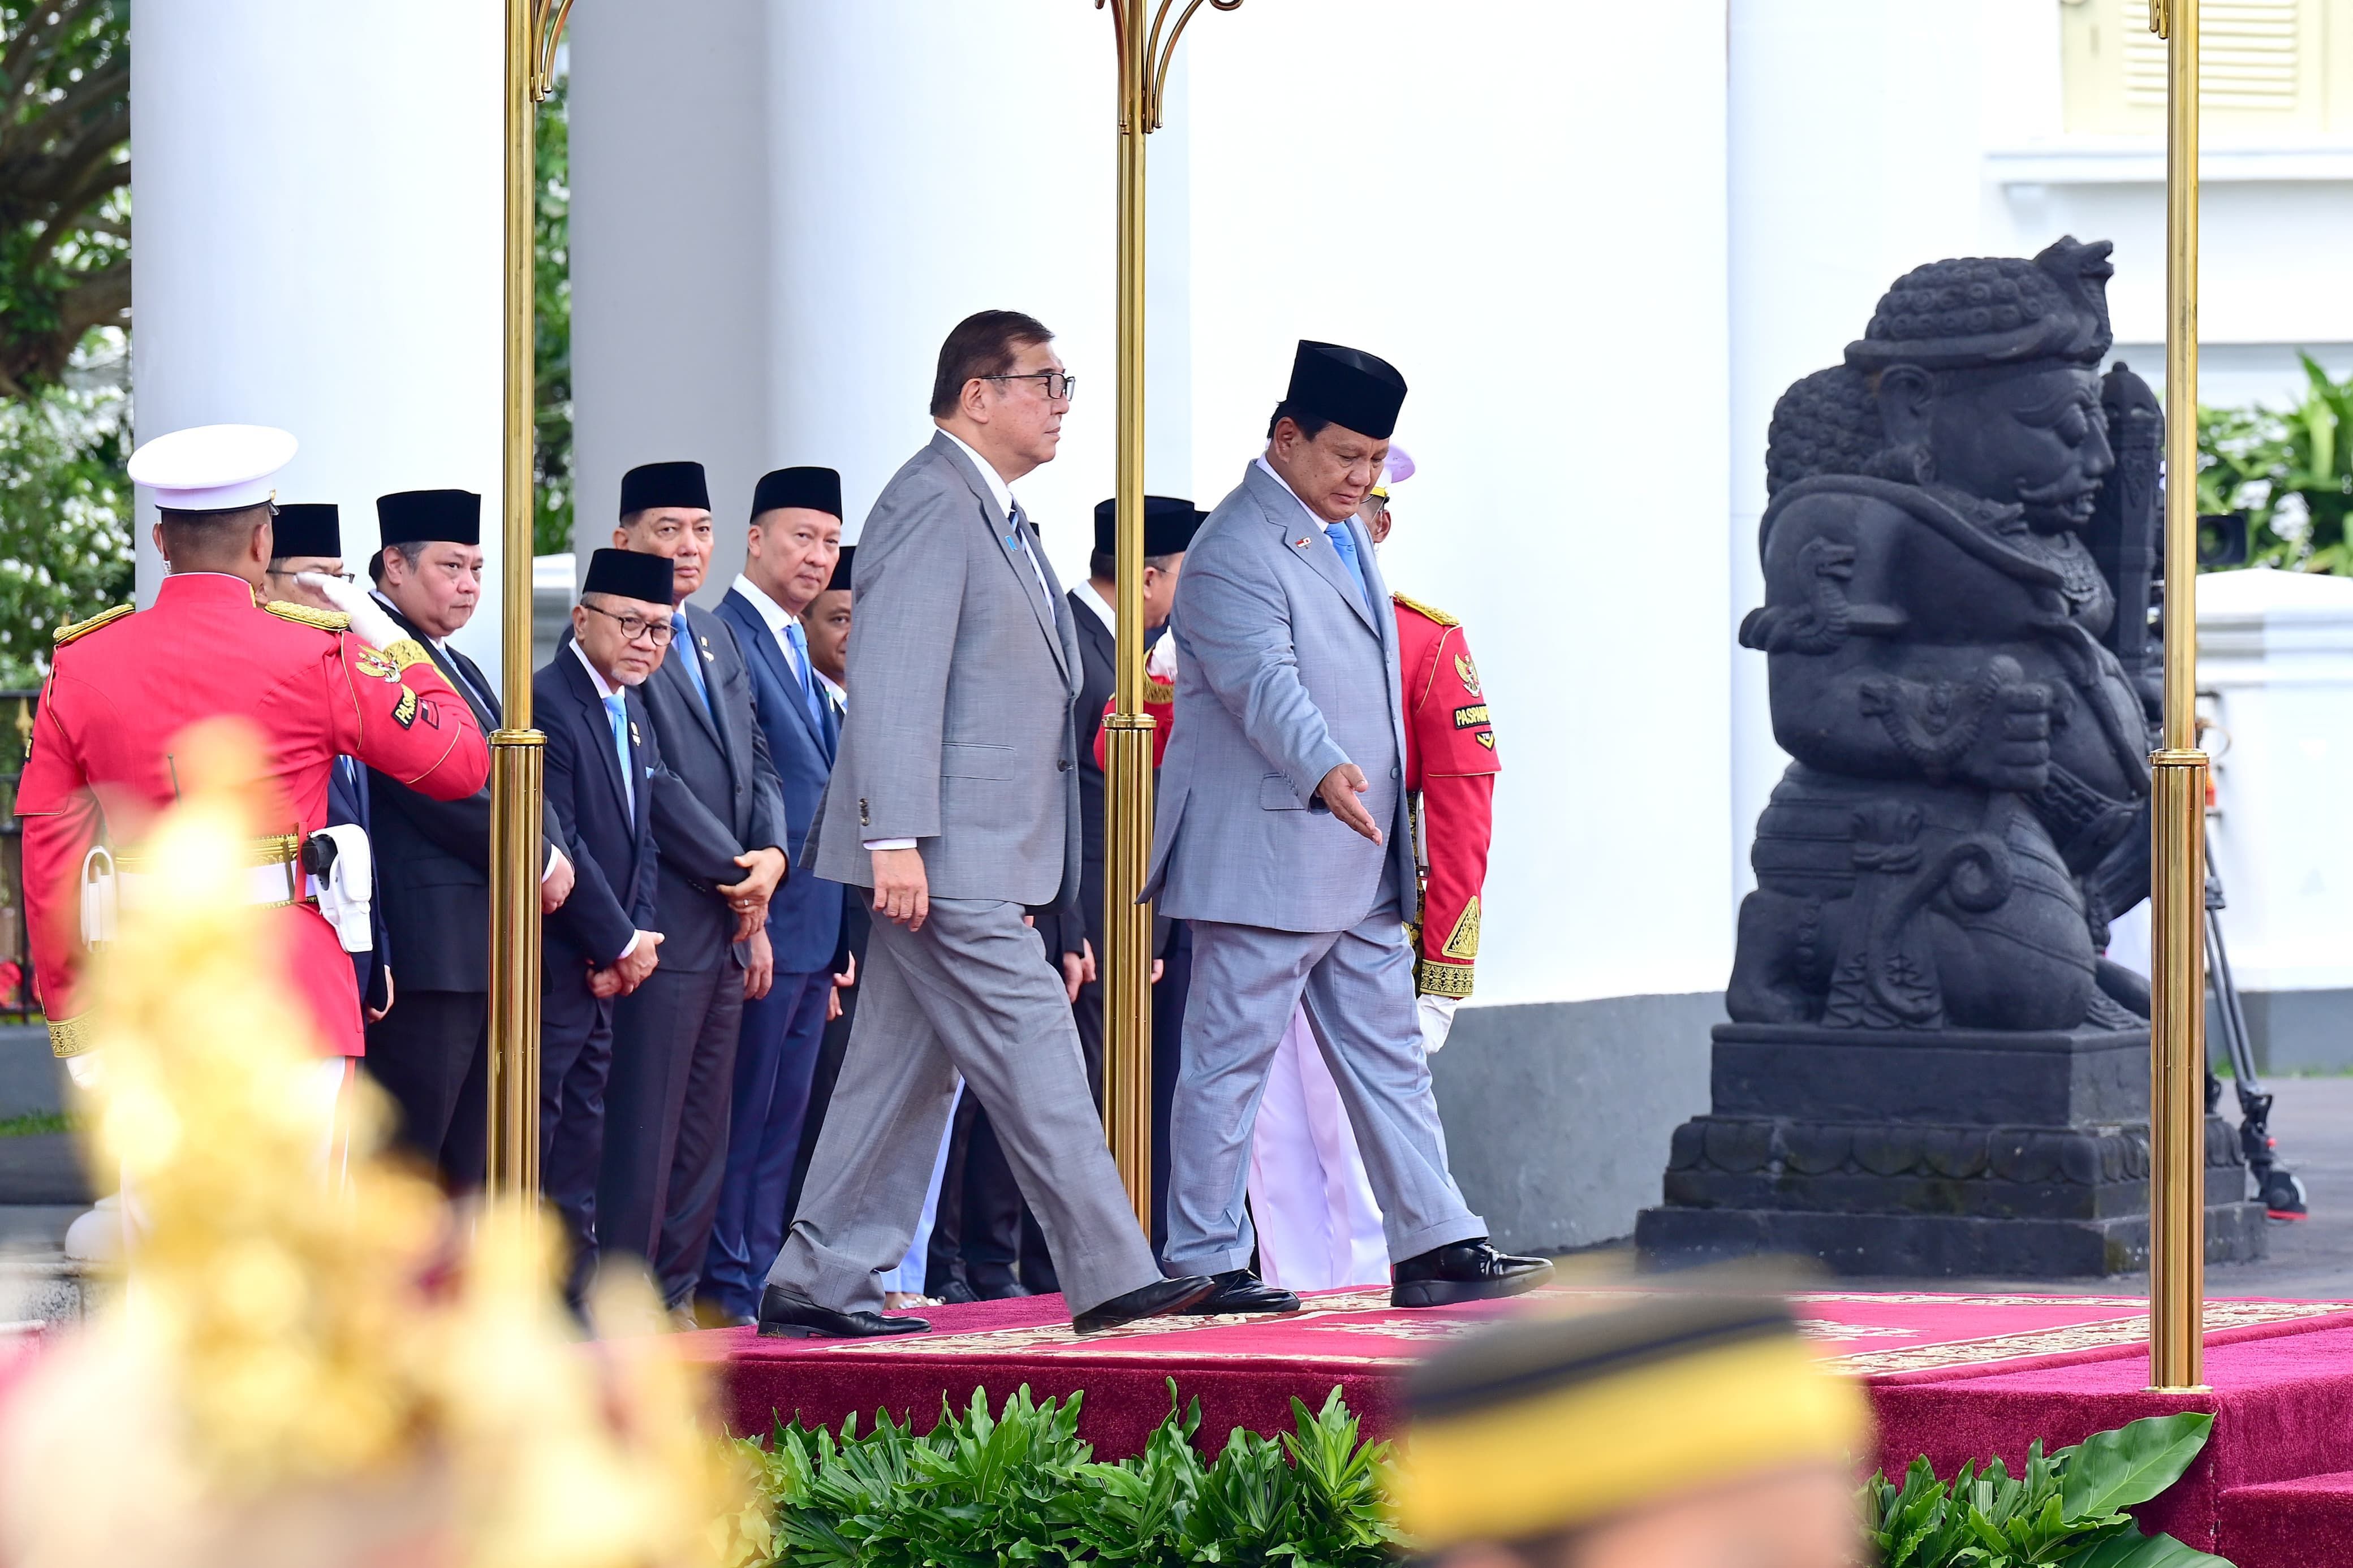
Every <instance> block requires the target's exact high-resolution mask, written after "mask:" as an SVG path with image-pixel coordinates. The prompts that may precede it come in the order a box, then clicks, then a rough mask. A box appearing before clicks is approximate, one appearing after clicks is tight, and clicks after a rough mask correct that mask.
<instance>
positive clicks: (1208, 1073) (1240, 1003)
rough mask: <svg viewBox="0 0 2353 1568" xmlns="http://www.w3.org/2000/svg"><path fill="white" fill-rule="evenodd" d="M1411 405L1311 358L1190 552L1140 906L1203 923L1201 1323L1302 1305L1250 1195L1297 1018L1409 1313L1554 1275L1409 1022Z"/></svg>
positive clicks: (1188, 1131)
mask: <svg viewBox="0 0 2353 1568" xmlns="http://www.w3.org/2000/svg"><path fill="white" fill-rule="evenodd" d="M1404 402H1405V380H1404V378H1403V377H1401V376H1400V375H1398V373H1397V372H1396V370H1394V369H1393V368H1391V367H1390V366H1389V365H1388V363H1386V362H1384V361H1382V360H1378V359H1376V358H1374V357H1373V356H1372V355H1370V354H1366V353H1358V352H1356V350H1353V349H1345V348H1341V347H1339V346H1337V345H1335V344H1332V343H1316V342H1302V343H1301V344H1300V345H1299V351H1298V354H1297V357H1296V358H1295V359H1294V360H1293V365H1292V372H1291V388H1290V391H1289V392H1288V393H1287V394H1285V395H1284V398H1283V401H1282V404H1281V405H1279V406H1278V407H1277V408H1276V409H1275V414H1274V419H1273V421H1272V423H1271V426H1270V427H1269V431H1268V442H1267V449H1266V454H1265V456H1264V457H1262V458H1259V459H1258V460H1257V461H1255V462H1253V463H1252V464H1251V465H1250V468H1248V469H1246V470H1245V471H1244V473H1243V475H1242V482H1241V485H1240V488H1238V489H1235V490H1234V492H1233V493H1232V494H1231V495H1229V496H1228V497H1227V498H1226V499H1225V500H1224V501H1223V502H1221V503H1220V504H1219V507H1218V510H1216V511H1214V512H1212V513H1211V514H1210V516H1209V520H1208V522H1206V523H1204V524H1203V525H1202V527H1201V531H1200V532H1199V533H1198V534H1197V535H1195V536H1194V540H1193V546H1192V548H1191V550H1189V551H1188V552H1187V553H1186V556H1185V574H1184V576H1183V577H1181V578H1180V579H1178V581H1177V584H1176V609H1175V612H1174V614H1173V615H1172V616H1171V618H1170V621H1169V626H1170V628H1171V630H1172V631H1173V633H1174V634H1175V636H1176V662H1177V679H1176V714H1175V717H1174V720H1173V721H1172V723H1171V725H1170V731H1169V742H1168V752H1167V758H1166V762H1165V763H1164V764H1163V765H1162V768H1161V773H1160V795H1159V801H1158V805H1157V809H1156V814H1155V823H1154V827H1155V833H1154V842H1153V853H1152V869H1151V873H1150V875H1149V877H1148V878H1147V879H1146V882H1145V889H1144V892H1145V897H1146V898H1155V899H1156V900H1158V903H1159V907H1160V909H1161V910H1162V911H1163V912H1165V913H1166V914H1168V915H1171V916H1173V917H1175V918H1176V919H1179V920H1186V921H1192V922H1193V986H1192V991H1191V994H1190V995H1189V997H1188V999H1187V1004H1186V1013H1185V1053H1184V1056H1185V1059H1184V1067H1183V1069H1182V1073H1181V1076H1180V1077H1179V1078H1178V1079H1177V1082H1176V1105H1175V1108H1174V1110H1173V1111H1172V1113H1171V1117H1170V1124H1169V1142H1170V1143H1171V1144H1172V1145H1173V1147H1172V1149H1171V1152H1170V1171H1169V1180H1168V1240H1167V1247H1166V1254H1165V1258H1166V1265H1167V1268H1168V1269H1169V1271H1170V1272H1171V1273H1177V1274H1191V1273H1201V1274H1208V1275H1211V1276H1213V1277H1215V1279H1217V1281H1218V1288H1217V1289H1216V1290H1214V1291H1213V1292H1211V1293H1210V1294H1209V1295H1208V1296H1207V1297H1205V1298H1204V1299H1203V1300H1201V1301H1200V1302H1199V1303H1198V1304H1197V1305H1196V1307H1195V1308H1194V1309H1193V1310H1196V1311H1202V1312H1286V1311H1293V1310H1297V1308H1298V1306H1299V1298H1298V1297H1296V1296H1294V1295H1293V1294H1292V1293H1291V1292H1289V1291H1287V1290H1278V1289H1271V1288H1270V1287H1268V1286H1267V1285H1265V1284H1263V1283H1262V1282H1261V1281H1260V1279H1258V1277H1257V1276H1256V1275H1254V1274H1252V1273H1251V1272H1250V1267H1249V1265H1250V1253H1251V1247H1252V1237H1251V1232H1250V1218H1249V1216H1248V1215H1246V1214H1245V1213H1244V1212H1243V1208H1242V1199H1243V1194H1244V1189H1245V1187H1246V1185H1247V1184H1248V1180H1249V1170H1250V1129H1251V1127H1252V1124H1253V1123H1254V1122H1255V1121H1257V1118H1258V1105H1259V1100H1260V1098H1261V1095H1262V1094H1263V1093H1264V1092H1265V1089H1266V1074H1267V1067H1268V1064H1269V1063H1270V1062H1271V1060H1272V1059H1273V1056H1274V1051H1275V1047H1276V1046H1277V1045H1278V1044H1279V1043H1280V1042H1281V1040H1282V1033H1283V1030H1284V1028H1285V1026H1287V1025H1288V1024H1289V1023H1290V1020H1291V1016H1292V1012H1293V1009H1294V1008H1295V1007H1297V1006H1299V1005H1301V1002H1302V1000H1303V999H1304V1003H1305V1007H1306V1013H1307V1021H1308V1024H1309V1025H1310V1026H1311V1027H1312V1028H1313V1030H1314V1035H1315V1039H1316V1043H1317V1045H1318V1046H1319V1047H1321V1048H1322V1050H1323V1052H1324V1060H1325V1061H1326V1062H1328V1063H1329V1064H1330V1065H1331V1068H1332V1078H1333V1081H1334V1082H1335V1084H1336V1085H1337V1086H1338V1088H1339V1090H1340V1098H1341V1100H1342V1102H1343V1103H1344V1104H1345V1106H1346V1107H1347V1111H1348V1120H1349V1122H1350V1124H1351V1125H1352V1126H1353V1127H1354V1128H1355V1130H1356V1143H1357V1146H1358V1147H1359V1148H1360V1149H1361V1150H1362V1151H1363V1153H1364V1158H1365V1172H1366V1175H1367V1176H1368V1177H1369V1178H1370V1179H1371V1182H1372V1186H1373V1194H1374V1196H1375V1197H1377V1198H1378V1199H1379V1200H1380V1205H1381V1215H1382V1222H1383V1225H1384V1226H1385V1227H1386V1229H1387V1231H1388V1247H1389V1258H1390V1260H1391V1276H1392V1290H1391V1300H1393V1301H1394V1302H1395V1304H1396V1305H1398V1306H1400V1307H1431V1306H1440V1305H1444V1304H1447V1303H1450V1302H1456V1301H1467V1300H1478V1299H1481V1298H1483V1297H1491V1296H1508V1295H1514V1294H1516V1293H1518V1292H1519V1291H1522V1290H1525V1289H1531V1288H1532V1287H1534V1286H1535V1285H1537V1284H1540V1283H1542V1282H1543V1281H1544V1280H1545V1279H1547V1278H1549V1277H1550V1276H1551V1273H1552V1265H1551V1264H1549V1263H1546V1262H1545V1261H1544V1260H1542V1259H1541V1258H1513V1257H1510V1256H1508V1255H1506V1254H1504V1253H1500V1252H1497V1251H1496V1250H1495V1249H1494V1248H1493V1247H1491V1246H1489V1245H1488V1243H1487V1235H1486V1232H1487V1226H1486V1222H1485V1221H1484V1220H1482V1219H1481V1218H1480V1217H1479V1216H1478V1215H1474V1214H1472V1212H1471V1210H1470V1208H1469V1206H1468V1205H1465V1204H1464V1203H1463V1201H1462V1194H1461V1190H1460V1189H1459V1188H1457V1187H1456V1186H1455V1184H1454V1177H1453V1175H1452V1174H1451V1173H1450V1172H1449V1171H1448V1169H1447V1163H1446V1133H1445V1130H1444V1129H1443V1128H1442V1127H1441V1126H1440V1124H1439V1120H1438V1105H1437V1101H1436V1100H1434V1099H1433V1098H1432V1096H1431V1094H1430V1067H1429V1063H1428V1060H1427V1059H1426V1058H1425V1057H1424V1055H1423V1053H1422V1048H1421V1029H1420V1026H1419V1019H1418V1016H1417V1014H1416V1011H1415V1003H1414V991H1413V950H1412V949H1411V948H1410V947H1409V945H1408V944H1407V942H1406V936H1405V929H1404V927H1405V922H1406V921H1409V920H1411V919H1413V918H1415V915H1416V889H1417V883H1416V878H1415V870H1414V858H1413V832H1412V825H1411V823H1410V821H1409V818H1408V815H1407V808H1406V802H1405V787H1404V772H1405V769H1404V763H1405V726H1404V714H1403V708H1402V703H1401V700H1400V698H1399V695H1398V643H1397V622H1396V618H1395V616H1393V614H1392V613H1391V611H1390V608H1389V596H1388V585H1387V584H1384V583H1383V582H1382V581H1381V574H1380V568H1379V567H1378V566H1377V564H1376V563H1375V562H1374V559H1373V542H1372V540H1371V538H1370V537H1369V536H1368V535H1367V534H1366V532H1365V531H1364V526H1363V524H1362V523H1361V522H1360V521H1357V518H1356V509H1357V508H1358V507H1360V506H1362V505H1363V504H1364V500H1365V493H1366V491H1367V490H1369V489H1371V488H1372V486H1373V484H1374V482H1375V481H1376V480H1377V479H1378V478H1379V477H1380V473H1381V468H1382V465H1383V464H1384V463H1385V462H1386V461H1387V460H1388V438H1389V435H1390V432H1391V431H1393V430H1394V429H1395V428H1396V426H1397V416H1398V408H1399V407H1401V406H1402V405H1403V404H1404Z"/></svg>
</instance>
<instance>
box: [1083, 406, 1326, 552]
mask: <svg viewBox="0 0 2353 1568" xmlns="http://www.w3.org/2000/svg"><path fill="white" fill-rule="evenodd" d="M1352 428H1353V426H1352ZM1118 512H1119V502H1118V500H1117V498H1116V497H1114V498H1113V500H1107V501H1103V502H1101V503H1099V504H1098V505H1097V506H1096V507H1095V553H1097V554H1098V555H1109V554H1112V553H1113V552H1114V551H1115V550H1116V549H1117V548H1118V545H1117V529H1118ZM1207 520H1208V513H1207V512H1205V511H1203V510H1200V509H1199V508H1198V507H1196V506H1195V505H1194V504H1193V503H1192V502H1191V501H1188V500H1179V499H1178V498H1177V497H1176V496H1145V498H1144V552H1145V554H1146V555H1174V554H1176V552H1179V551H1181V550H1186V549H1188V548H1190V547H1191V545H1192V543H1193V535H1194V534H1196V533H1198V532H1199V531H1200V529H1201V524H1202V523H1203V522H1204V521H1207Z"/></svg>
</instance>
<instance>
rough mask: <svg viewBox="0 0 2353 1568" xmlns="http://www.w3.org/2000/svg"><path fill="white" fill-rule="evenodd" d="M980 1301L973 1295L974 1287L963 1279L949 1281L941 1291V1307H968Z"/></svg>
mask: <svg viewBox="0 0 2353 1568" xmlns="http://www.w3.org/2000/svg"><path fill="white" fill-rule="evenodd" d="M977 1300H980V1298H979V1297H978V1296H976V1295H974V1294H973V1290H972V1287H971V1286H969V1285H967V1284H965V1282H964V1281H963V1280H961V1279H951V1280H949V1281H948V1282H947V1284H946V1286H945V1287H944V1288H943V1289H941V1291H940V1305H941V1306H943V1307H966V1306H970V1305H971V1304H972V1303H973V1302H975V1301H977Z"/></svg>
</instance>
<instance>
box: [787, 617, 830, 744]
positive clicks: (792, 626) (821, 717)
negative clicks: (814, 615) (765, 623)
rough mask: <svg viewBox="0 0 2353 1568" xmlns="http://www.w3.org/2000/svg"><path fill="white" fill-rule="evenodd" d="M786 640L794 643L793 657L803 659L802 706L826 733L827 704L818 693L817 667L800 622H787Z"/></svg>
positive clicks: (818, 727)
mask: <svg viewBox="0 0 2353 1568" xmlns="http://www.w3.org/2000/svg"><path fill="white" fill-rule="evenodd" d="M785 640H786V642H788V643H790V644H792V645H793V657H794V658H797V659H799V660H800V661H801V662H800V669H799V671H798V674H799V675H800V678H801V706H802V707H804V708H807V710H808V716H809V720H810V721H811V722H812V723H814V724H815V725H816V726H817V732H818V734H820V735H822V734H824V733H825V706H824V703H823V700H821V699H820V698H819V697H818V694H817V667H816V666H815V665H813V664H811V663H809V656H808V637H807V635H806V634H805V633H803V632H802V630H801V624H800V622H798V621H786V623H785Z"/></svg>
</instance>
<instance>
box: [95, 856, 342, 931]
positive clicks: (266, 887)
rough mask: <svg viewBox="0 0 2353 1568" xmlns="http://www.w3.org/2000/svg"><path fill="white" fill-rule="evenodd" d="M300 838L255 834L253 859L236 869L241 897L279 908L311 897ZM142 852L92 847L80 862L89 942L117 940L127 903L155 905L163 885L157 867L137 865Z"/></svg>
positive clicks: (142, 905)
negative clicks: (118, 923) (152, 869)
mask: <svg viewBox="0 0 2353 1568" xmlns="http://www.w3.org/2000/svg"><path fill="white" fill-rule="evenodd" d="M301 846H302V841H301V839H300V838H297V837H291V836H288V837H279V838H264V839H258V840H255V841H254V843H253V844H252V846H251V855H252V858H253V860H254V861H255V862H256V863H255V864H251V865H248V866H247V867H245V868H243V870H242V871H240V872H239V873H238V880H237V894H238V899H237V901H238V902H240V903H247V904H259V905H261V906H262V907H264V908H268V909H280V908H283V907H285V906H286V905H289V904H297V903H302V902H306V901H307V889H306V887H305V883H306V882H307V880H308V879H307V878H305V877H304V875H303V872H302V865H301ZM142 861H143V857H142V858H133V857H131V856H128V855H117V854H115V853H114V852H113V851H111V850H110V849H108V848H107V847H105V846H104V845H100V846H99V847H95V848H93V849H91V850H90V853H89V854H87V855H85V856H83V857H82V862H81V936H82V941H83V942H85V943H87V944H88V945H90V946H91V947H96V946H98V945H99V944H100V943H101V942H112V941H113V940H114V934H115V921H116V920H117V919H118V917H119V916H120V914H121V911H122V910H126V909H140V908H143V907H146V906H148V905H151V904H153V902H154V900H156V898H157V897H158V896H159V894H160V893H161V891H162V887H161V879H158V878H157V877H156V876H155V875H154V874H153V872H149V871H144V870H134V869H132V866H134V865H138V864H141V863H142Z"/></svg>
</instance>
